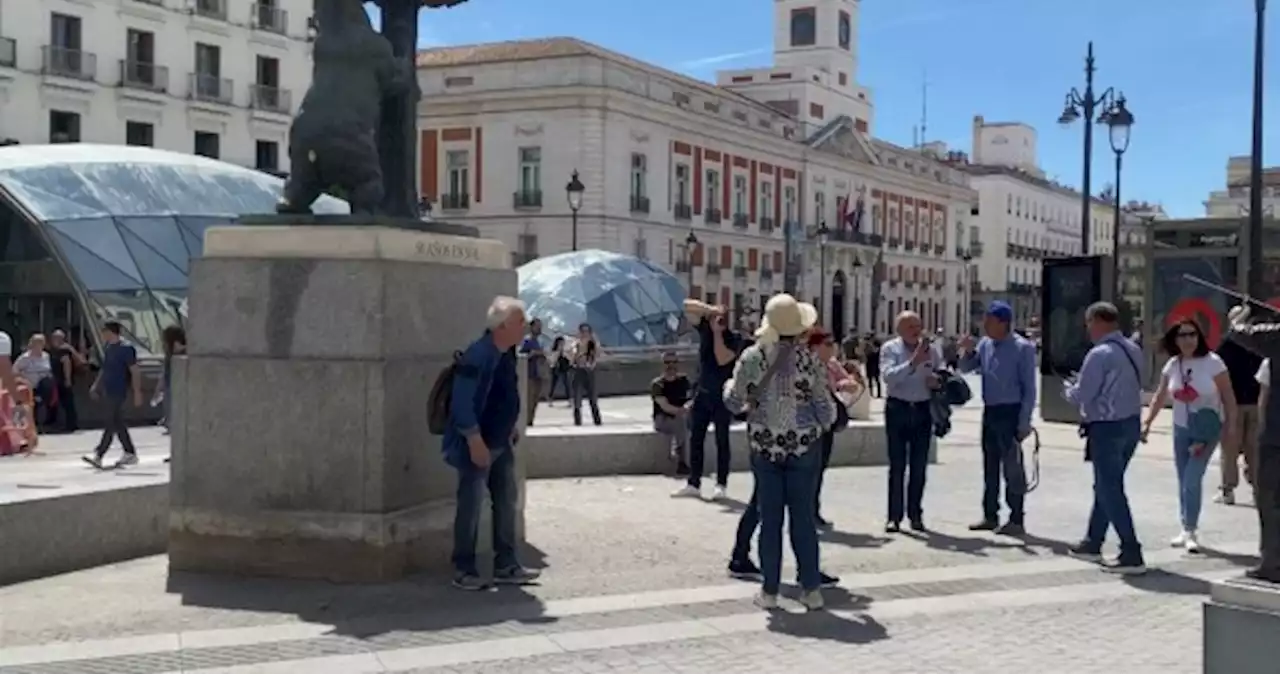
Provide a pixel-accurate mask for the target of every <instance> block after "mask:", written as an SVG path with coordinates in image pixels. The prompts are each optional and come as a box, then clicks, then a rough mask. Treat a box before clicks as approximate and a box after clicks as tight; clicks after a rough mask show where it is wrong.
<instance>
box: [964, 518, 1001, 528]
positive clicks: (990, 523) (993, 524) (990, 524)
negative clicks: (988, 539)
mask: <svg viewBox="0 0 1280 674" xmlns="http://www.w3.org/2000/svg"><path fill="white" fill-rule="evenodd" d="M999 528H1000V523H999V522H997V521H995V520H982V521H981V522H975V523H974V524H970V525H969V531H995V530H996V529H999Z"/></svg>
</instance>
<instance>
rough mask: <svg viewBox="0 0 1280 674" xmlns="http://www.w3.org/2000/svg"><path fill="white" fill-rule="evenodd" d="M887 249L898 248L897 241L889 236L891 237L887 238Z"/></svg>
mask: <svg viewBox="0 0 1280 674" xmlns="http://www.w3.org/2000/svg"><path fill="white" fill-rule="evenodd" d="M889 247H890V248H897V247H898V239H897V238H896V237H892V236H891V237H889Z"/></svg>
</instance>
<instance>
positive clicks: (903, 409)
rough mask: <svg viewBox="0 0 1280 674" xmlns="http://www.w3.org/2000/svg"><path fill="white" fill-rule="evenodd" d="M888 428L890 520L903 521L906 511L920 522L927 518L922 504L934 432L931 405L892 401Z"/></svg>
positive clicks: (886, 420)
mask: <svg viewBox="0 0 1280 674" xmlns="http://www.w3.org/2000/svg"><path fill="white" fill-rule="evenodd" d="M884 428H885V434H886V435H887V439H888V441H889V516H888V518H887V520H886V521H889V522H901V521H902V515H903V510H905V511H906V515H907V517H909V518H910V519H911V520H912V521H919V520H921V519H922V518H923V517H924V509H923V505H922V502H923V501H924V485H925V474H926V471H928V469H929V442H930V439H931V438H932V433H933V416H932V414H930V412H929V403H928V402H918V403H911V402H906V401H904V400H899V399H897V398H889V400H888V401H886V402H885V404H884ZM908 469H909V470H910V477H908ZM904 483H905V485H904ZM904 486H905V490H906V505H905V508H904V505H903V489H904Z"/></svg>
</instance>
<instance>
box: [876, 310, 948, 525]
mask: <svg viewBox="0 0 1280 674" xmlns="http://www.w3.org/2000/svg"><path fill="white" fill-rule="evenodd" d="M922 328H923V324H922V323H921V322H920V317H919V316H918V315H916V314H915V313H913V312H910V311H904V312H902V313H901V314H899V315H898V319H897V331H898V336H897V337H896V338H894V339H891V340H889V341H888V342H885V344H884V346H882V347H880V362H881V370H880V371H881V373H882V374H883V376H884V385H885V398H886V400H885V403H884V427H885V434H886V435H887V436H888V438H887V439H888V446H889V516H888V518H887V519H886V520H885V525H884V530H885V531H886V532H888V533H896V532H898V531H900V530H901V528H902V518H903V515H904V514H905V515H906V516H907V518H909V519H910V521H911V528H912V529H914V530H916V531H924V530H925V526H924V509H923V507H922V505H921V502H922V501H923V500H924V483H925V472H926V471H927V470H928V467H929V444H930V441H931V439H932V433H933V414H932V413H931V412H930V410H929V400H930V398H932V397H933V391H934V389H936V388H938V386H939V385H940V381H939V379H938V376H937V374H935V371H936V370H938V369H940V368H941V367H942V365H943V362H942V352H941V351H940V350H939V349H938V347H937V346H936V345H933V344H931V343H930V342H929V340H928V339H926V338H925V337H924V336H923V335H921V330H922ZM908 469H910V478H909V479H908V477H907V474H908ZM904 482H906V485H905V486H906V499H905V501H906V502H905V504H904V503H903V486H904V485H903V483H904Z"/></svg>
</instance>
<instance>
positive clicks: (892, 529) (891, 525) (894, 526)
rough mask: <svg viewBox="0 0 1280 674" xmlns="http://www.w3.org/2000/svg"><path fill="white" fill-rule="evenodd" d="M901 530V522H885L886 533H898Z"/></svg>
mask: <svg viewBox="0 0 1280 674" xmlns="http://www.w3.org/2000/svg"><path fill="white" fill-rule="evenodd" d="M899 531H902V525H901V524H899V523H897V522H885V523H884V532H885V533H886V534H896V533H898V532H899Z"/></svg>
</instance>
